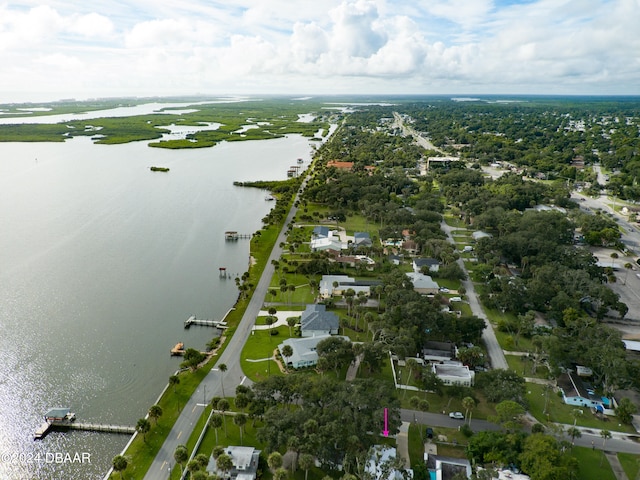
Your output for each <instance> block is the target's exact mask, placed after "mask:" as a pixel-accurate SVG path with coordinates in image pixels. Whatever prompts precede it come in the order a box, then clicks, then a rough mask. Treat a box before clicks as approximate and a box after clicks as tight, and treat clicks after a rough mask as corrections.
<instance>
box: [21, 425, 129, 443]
mask: <svg viewBox="0 0 640 480" xmlns="http://www.w3.org/2000/svg"><path fill="white" fill-rule="evenodd" d="M51 430H57V431H63V432H64V431H66V430H84V431H87V432H107V433H125V434H127V435H132V434H133V433H135V431H136V427H132V426H129V425H111V424H104V423H76V422H70V423H51V422H44V423H43V424H42V425H40V426H39V427H38V428H37V429H36V431H35V433H34V434H33V438H34V440H40V439H41V438H44V437H45V436H46V435H47V433H49V432H50V431H51Z"/></svg>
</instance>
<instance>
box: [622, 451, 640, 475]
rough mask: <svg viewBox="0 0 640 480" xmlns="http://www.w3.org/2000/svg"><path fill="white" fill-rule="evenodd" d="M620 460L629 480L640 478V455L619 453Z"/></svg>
mask: <svg viewBox="0 0 640 480" xmlns="http://www.w3.org/2000/svg"><path fill="white" fill-rule="evenodd" d="M618 460H620V463H621V464H622V468H623V469H624V471H625V473H626V474H627V477H629V480H636V479H638V478H640V455H634V454H633V453H618Z"/></svg>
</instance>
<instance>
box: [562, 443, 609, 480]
mask: <svg viewBox="0 0 640 480" xmlns="http://www.w3.org/2000/svg"><path fill="white" fill-rule="evenodd" d="M571 454H572V455H573V456H574V457H576V458H577V459H578V478H579V479H580V480H616V476H615V475H614V474H613V470H611V465H610V464H609V462H608V461H607V459H606V458H604V459H602V457H603V453H602V452H601V451H600V450H592V449H591V448H589V447H573V448H572V450H571Z"/></svg>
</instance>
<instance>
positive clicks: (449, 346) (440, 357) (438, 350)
mask: <svg viewBox="0 0 640 480" xmlns="http://www.w3.org/2000/svg"><path fill="white" fill-rule="evenodd" d="M455 356H456V346H455V345H454V344H453V342H433V341H427V342H424V344H423V345H422V358H424V359H425V360H429V361H431V362H445V361H449V360H451V359H453V358H455Z"/></svg>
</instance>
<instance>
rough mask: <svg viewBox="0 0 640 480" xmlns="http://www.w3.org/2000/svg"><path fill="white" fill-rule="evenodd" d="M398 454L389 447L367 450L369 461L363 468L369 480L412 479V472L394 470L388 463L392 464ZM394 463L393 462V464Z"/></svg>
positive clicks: (379, 446)
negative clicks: (370, 479)
mask: <svg viewBox="0 0 640 480" xmlns="http://www.w3.org/2000/svg"><path fill="white" fill-rule="evenodd" d="M397 456H398V453H397V451H396V449H395V448H394V447H392V446H390V445H374V446H373V447H371V450H369V461H368V462H367V465H366V467H365V470H366V472H367V473H368V474H369V476H370V478H372V479H374V480H406V479H412V478H413V470H411V469H396V468H393V467H392V466H391V465H390V463H391V462H394V461H395V459H396V458H397ZM403 460H409V459H403ZM394 463H395V462H394Z"/></svg>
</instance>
